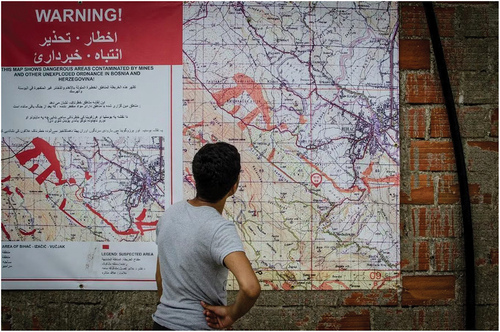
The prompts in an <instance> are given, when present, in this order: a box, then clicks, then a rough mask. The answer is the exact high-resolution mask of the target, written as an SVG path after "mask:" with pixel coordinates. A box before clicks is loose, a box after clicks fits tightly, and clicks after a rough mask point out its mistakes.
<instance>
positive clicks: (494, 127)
mask: <svg viewBox="0 0 500 332" xmlns="http://www.w3.org/2000/svg"><path fill="white" fill-rule="evenodd" d="M490 136H491V137H498V108H496V109H494V110H493V112H492V114H491V132H490Z"/></svg>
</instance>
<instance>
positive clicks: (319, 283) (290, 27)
mask: <svg viewBox="0 0 500 332" xmlns="http://www.w3.org/2000/svg"><path fill="white" fill-rule="evenodd" d="M183 15H184V28H183V52H184V59H183V66H184V82H183V89H184V132H183V135H184V136H183V137H184V143H183V145H184V163H185V165H184V172H185V174H184V191H185V196H192V195H193V194H194V184H193V179H192V176H191V174H190V173H189V170H190V161H191V160H192V158H193V155H194V153H195V152H196V151H197V149H199V148H200V147H201V146H202V145H203V144H205V143H207V142H214V141H219V140H222V141H227V142H230V143H232V144H234V145H235V146H236V147H237V148H238V149H239V151H240V153H241V155H242V163H243V172H242V175H241V182H240V189H239V191H238V193H237V194H236V195H235V196H234V198H233V201H231V202H228V204H227V207H226V211H225V212H226V214H227V216H228V217H229V218H230V219H233V220H234V221H235V223H236V224H237V226H238V229H239V231H240V236H241V238H242V239H243V241H244V243H245V249H246V253H247V255H248V257H249V259H250V260H251V262H252V265H253V267H254V269H255V270H256V271H257V274H258V277H259V279H260V281H261V282H262V286H263V289H284V290H292V289H293V290H331V289H342V290H343V289H379V288H394V287H396V286H397V284H398V283H399V273H400V266H399V261H400V259H399V252H400V244H399V179H400V177H399V100H398V97H399V71H398V59H399V54H398V6H397V4H396V3H394V2H289V1H287V2H232V3H213V2H209V3H204V2H187V3H185V4H184V14H183ZM231 287H235V285H234V282H230V284H229V288H231Z"/></svg>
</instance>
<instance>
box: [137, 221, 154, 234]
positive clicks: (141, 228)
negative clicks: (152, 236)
mask: <svg viewBox="0 0 500 332" xmlns="http://www.w3.org/2000/svg"><path fill="white" fill-rule="evenodd" d="M157 224H158V220H155V221H150V222H143V221H139V222H136V223H135V225H136V226H137V228H139V231H140V232H141V235H144V232H152V231H155V230H156V225H157ZM144 227H151V228H144Z"/></svg>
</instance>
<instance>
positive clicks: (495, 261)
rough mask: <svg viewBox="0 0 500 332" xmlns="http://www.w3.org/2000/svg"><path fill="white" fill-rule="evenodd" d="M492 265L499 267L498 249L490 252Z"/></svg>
mask: <svg viewBox="0 0 500 332" xmlns="http://www.w3.org/2000/svg"><path fill="white" fill-rule="evenodd" d="M490 263H491V264H492V265H498V248H493V249H491V250H490Z"/></svg>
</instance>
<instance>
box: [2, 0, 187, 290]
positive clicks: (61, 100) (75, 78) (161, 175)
mask: <svg viewBox="0 0 500 332" xmlns="http://www.w3.org/2000/svg"><path fill="white" fill-rule="evenodd" d="M181 27H182V3H181V2H156V3H154V2H149V3H142V2H125V3H123V2H120V3H119V2H84V3H81V2H76V1H75V2H2V142H1V156H2V172H1V189H2V191H1V194H2V289H150V290H153V289H156V283H155V277H154V276H155V270H156V252H157V247H156V244H155V239H156V235H155V230H156V224H157V223H158V219H159V217H160V216H161V214H162V213H163V211H164V210H165V207H166V206H168V205H170V204H171V203H172V202H173V201H176V200H179V199H180V198H181V196H182V191H181V190H179V189H176V188H179V187H180V188H181V187H182V178H181V177H176V176H174V174H180V172H181V168H182V159H181V155H182V145H181V144H182V141H181V140H180V139H176V137H179V138H180V137H181V133H182V99H181V98H180V97H178V96H180V95H182V85H181V82H182V28H181Z"/></svg>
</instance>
